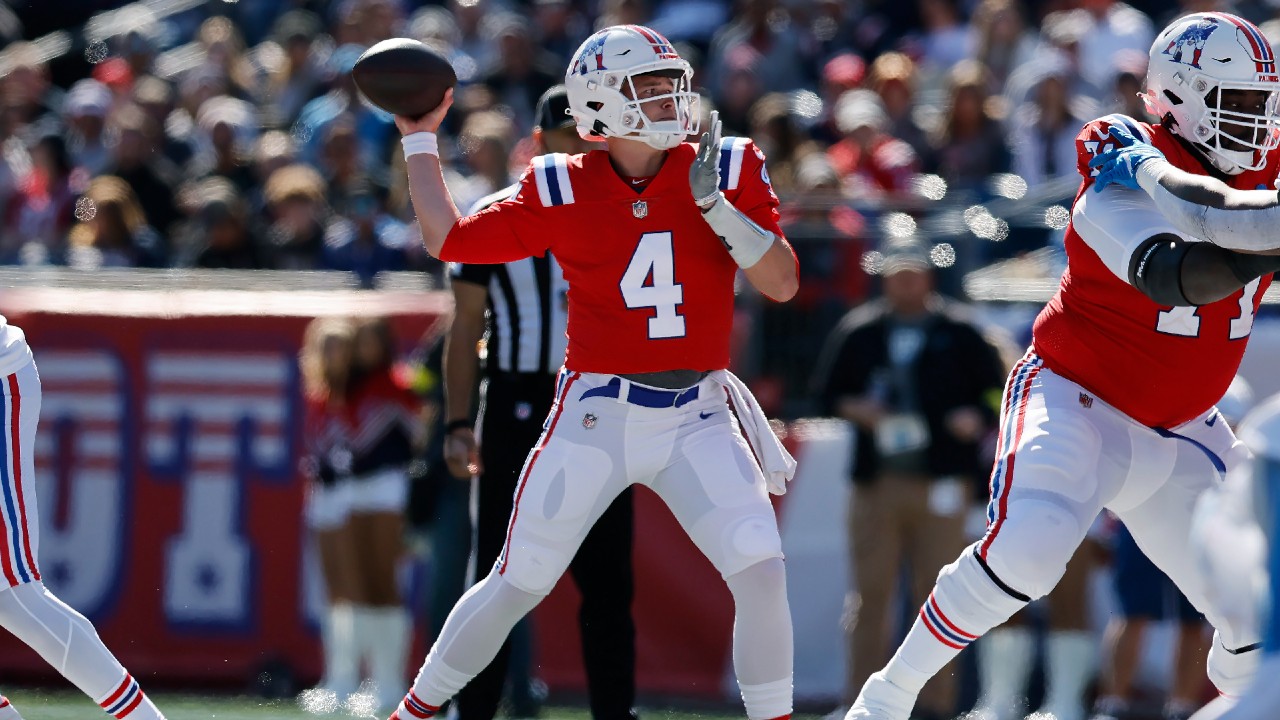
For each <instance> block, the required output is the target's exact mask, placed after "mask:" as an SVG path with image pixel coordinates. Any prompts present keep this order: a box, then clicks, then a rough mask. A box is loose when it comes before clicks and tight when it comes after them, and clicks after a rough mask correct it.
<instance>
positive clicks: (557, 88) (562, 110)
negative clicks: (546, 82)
mask: <svg viewBox="0 0 1280 720" xmlns="http://www.w3.org/2000/svg"><path fill="white" fill-rule="evenodd" d="M534 116H535V117H536V118H537V119H536V120H535V122H534V125H536V126H537V127H539V128H541V129H542V130H559V129H560V128H567V127H573V126H574V125H576V124H577V121H576V120H574V119H573V116H572V115H570V114H569V93H568V91H567V90H566V89H565V87H564V85H552V86H551V87H550V88H548V89H547V91H546V92H544V93H542V97H540V98H538V107H537V109H536V110H535V111H534Z"/></svg>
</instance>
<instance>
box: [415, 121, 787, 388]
mask: <svg viewBox="0 0 1280 720" xmlns="http://www.w3.org/2000/svg"><path fill="white" fill-rule="evenodd" d="M720 148H721V149H720V160H721V162H720V188H721V190H723V191H724V194H725V197H726V198H728V200H729V202H731V203H733V204H734V206H735V207H737V208H738V209H739V210H741V211H742V212H743V213H744V214H745V215H747V216H748V217H750V218H751V219H752V220H754V221H755V222H756V223H757V224H759V225H760V226H761V227H763V228H764V229H766V230H769V231H771V232H773V233H774V234H775V235H777V236H778V237H782V230H781V229H779V227H778V210H777V208H778V198H777V196H776V195H774V193H773V188H772V186H770V184H769V175H768V173H767V172H766V170H765V165H764V155H763V154H762V153H761V152H760V151H759V149H757V148H756V146H755V144H754V143H752V142H751V141H750V140H748V139H746V138H724V139H723V141H722V142H721V146H720ZM696 153H697V147H696V146H694V145H692V144H687V143H686V144H683V145H680V146H679V147H676V148H674V149H672V150H671V151H670V152H668V153H667V159H666V161H665V162H664V163H663V165H662V169H661V170H659V172H658V174H657V175H656V176H655V177H654V178H653V179H652V180H651V181H650V182H649V183H648V185H646V186H645V187H644V188H643V190H641V191H639V192H637V191H636V189H634V188H633V187H632V186H631V185H630V184H629V183H628V182H627V181H626V180H624V179H623V178H622V177H620V176H619V175H618V173H617V172H616V171H615V170H614V169H613V166H612V164H611V163H610V160H609V154H608V153H607V152H605V151H602V150H597V151H593V152H590V153H586V154H584V155H563V154H555V155H543V156H541V157H538V158H534V161H533V163H532V164H531V165H530V167H529V169H528V170H527V171H526V172H525V174H524V177H522V178H521V180H520V189H519V191H518V192H517V193H516V195H515V196H514V197H512V198H510V199H508V200H504V201H502V202H500V203H497V204H495V205H493V206H491V207H489V208H488V209H486V210H484V211H482V212H479V213H477V214H475V215H472V216H470V217H466V218H463V219H462V220H460V221H459V222H458V224H456V225H455V226H454V227H453V229H452V230H450V231H449V235H448V237H447V238H446V239H445V244H444V248H443V249H442V250H441V252H440V259H441V260H446V261H457V262H466V263H504V262H511V261H513V260H519V259H521V258H525V257H529V256H530V255H541V254H542V253H544V252H546V251H547V250H550V251H551V252H552V253H553V254H554V255H555V257H556V260H558V261H559V262H560V266H561V268H562V269H563V270H564V278H565V280H566V281H567V282H568V284H569V321H568V329H567V334H568V336H569V343H568V349H567V351H566V354H565V366H566V367H568V368H569V369H571V370H577V371H580V372H599V373H615V374H617V373H646V372H659V371H664V370H677V369H687V370H719V369H722V368H725V367H728V365H729V334H730V330H731V327H732V324H733V298H734V293H733V283H734V278H735V276H736V274H737V271H738V266H737V264H736V263H735V262H734V261H733V258H732V257H730V256H729V253H728V251H727V250H726V249H725V247H724V243H723V242H721V240H720V238H719V237H717V236H716V234H715V233H714V232H712V230H711V227H710V226H708V225H707V223H706V221H705V220H704V219H703V218H702V214H701V212H700V211H699V210H698V207H697V205H695V204H694V202H693V195H692V193H691V192H690V190H689V166H690V165H691V164H692V163H693V158H694V156H695V155H696Z"/></svg>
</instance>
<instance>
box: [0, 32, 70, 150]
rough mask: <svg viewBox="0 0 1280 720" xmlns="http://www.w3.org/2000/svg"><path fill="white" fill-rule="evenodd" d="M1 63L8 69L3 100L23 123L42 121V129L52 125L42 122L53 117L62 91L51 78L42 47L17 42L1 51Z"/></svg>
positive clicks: (0, 86) (0, 79)
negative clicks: (51, 81) (53, 83)
mask: <svg viewBox="0 0 1280 720" xmlns="http://www.w3.org/2000/svg"><path fill="white" fill-rule="evenodd" d="M0 59H2V60H3V62H2V63H0V65H3V66H5V67H6V72H5V73H4V74H3V75H0V103H3V104H4V106H5V107H6V109H7V112H8V113H10V114H12V115H13V117H14V118H15V119H16V121H17V123H18V124H19V125H21V126H24V127H25V126H34V125H37V124H39V125H40V126H41V130H42V131H43V130H51V129H52V126H51V125H49V124H48V123H47V122H46V123H40V122H39V121H40V120H42V119H46V120H52V119H53V118H54V117H55V114H54V109H55V108H57V107H58V106H59V105H60V104H61V102H62V92H61V91H60V90H58V89H57V88H55V87H54V86H53V85H52V84H50V82H49V67H48V65H47V64H46V62H45V60H44V55H43V53H42V52H41V50H40V49H39V48H38V47H36V46H35V45H33V44H31V43H29V42H16V43H14V44H12V45H10V46H9V47H7V48H4V51H3V53H0Z"/></svg>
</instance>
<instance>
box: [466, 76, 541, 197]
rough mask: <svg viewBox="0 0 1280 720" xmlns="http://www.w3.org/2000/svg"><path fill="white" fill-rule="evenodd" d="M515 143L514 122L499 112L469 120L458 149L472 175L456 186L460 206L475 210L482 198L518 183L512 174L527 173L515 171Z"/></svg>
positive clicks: (487, 113)
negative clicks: (513, 156) (477, 202)
mask: <svg viewBox="0 0 1280 720" xmlns="http://www.w3.org/2000/svg"><path fill="white" fill-rule="evenodd" d="M535 100H536V99H535ZM515 140H516V132H515V128H514V127H512V125H511V121H510V120H508V119H507V118H506V117H504V116H503V115H501V114H499V113H497V112H492V111H486V112H478V113H472V114H471V115H470V116H468V117H467V119H466V121H465V122H464V123H463V125H462V132H461V134H459V135H458V147H459V149H460V150H461V152H462V155H463V157H464V158H465V159H466V162H467V164H466V168H467V171H468V172H469V173H470V174H469V175H467V176H466V177H465V178H459V179H458V180H455V182H454V185H453V186H452V187H454V188H456V190H457V194H455V195H454V197H455V198H456V199H457V202H458V204H459V206H461V207H471V206H472V205H473V204H475V202H476V201H478V200H479V199H480V198H482V197H484V196H486V195H488V194H490V193H493V192H497V191H498V190H500V189H502V188H504V187H506V186H508V185H510V184H511V183H512V182H514V181H515V178H513V177H511V173H512V171H513V170H516V171H522V170H523V168H512V167H511V151H512V149H513V148H514V147H515Z"/></svg>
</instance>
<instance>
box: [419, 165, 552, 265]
mask: <svg viewBox="0 0 1280 720" xmlns="http://www.w3.org/2000/svg"><path fill="white" fill-rule="evenodd" d="M549 212H550V211H549V209H548V208H544V207H543V206H542V203H541V202H540V200H539V198H538V190H537V188H536V187H535V186H534V179H533V172H532V171H531V170H527V171H525V174H524V177H522V178H521V179H520V189H519V191H517V192H516V194H515V196H513V197H511V198H508V199H506V200H503V201H502V202H499V203H495V204H493V205H490V206H489V207H488V208H485V209H484V210H482V211H480V212H478V213H476V214H475V215H469V216H467V217H464V218H462V219H460V220H458V222H457V223H455V224H454V226H453V228H452V229H451V230H449V235H448V236H446V237H445V240H444V247H442V248H441V249H440V259H441V260H444V261H445V262H462V263H482V264H485V263H487V264H499V263H507V262H513V261H515V260H523V259H524V258H527V257H532V256H534V255H541V254H543V253H545V252H546V251H547V248H548V246H549V245H550V239H551V237H552V236H551V233H550V229H551V228H550V223H549V222H548V221H547V215H548V213H549Z"/></svg>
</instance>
